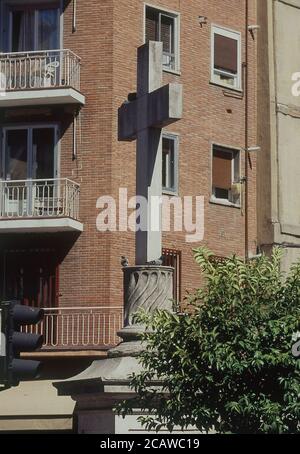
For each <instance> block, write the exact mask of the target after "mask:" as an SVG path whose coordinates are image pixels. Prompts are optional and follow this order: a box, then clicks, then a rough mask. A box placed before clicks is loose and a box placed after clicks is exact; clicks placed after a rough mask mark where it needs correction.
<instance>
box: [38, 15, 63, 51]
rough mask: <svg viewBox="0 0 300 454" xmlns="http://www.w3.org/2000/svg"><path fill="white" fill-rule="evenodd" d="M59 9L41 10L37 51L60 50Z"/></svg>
mask: <svg viewBox="0 0 300 454" xmlns="http://www.w3.org/2000/svg"><path fill="white" fill-rule="evenodd" d="M58 11H59V10H58V9H57V8H51V9H41V10H39V11H38V40H37V50H51V49H58V48H59V20H58V17H59V15H58Z"/></svg>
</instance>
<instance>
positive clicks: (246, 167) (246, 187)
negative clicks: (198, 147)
mask: <svg viewBox="0 0 300 454" xmlns="http://www.w3.org/2000/svg"><path fill="white" fill-rule="evenodd" d="M245 9H246V14H245V22H246V23H245V26H246V27H245V87H244V90H245V260H246V261H248V259H249V180H248V178H249V151H248V150H249V136H248V127H249V116H248V111H249V97H248V85H249V54H248V44H249V39H248V36H249V35H248V33H249V32H248V25H249V2H248V0H245Z"/></svg>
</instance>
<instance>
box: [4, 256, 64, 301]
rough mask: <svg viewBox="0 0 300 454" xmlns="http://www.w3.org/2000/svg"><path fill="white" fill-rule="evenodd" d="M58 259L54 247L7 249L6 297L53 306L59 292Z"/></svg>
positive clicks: (7, 298) (6, 298)
mask: <svg viewBox="0 0 300 454" xmlns="http://www.w3.org/2000/svg"><path fill="white" fill-rule="evenodd" d="M57 286H58V260H57V258H56V254H55V252H54V251H47V250H29V251H6V254H5V273H4V292H3V293H4V295H3V298H4V299H5V300H19V301H21V303H22V304H25V305H27V306H31V307H55V306H56V305H57V295H58V287H57Z"/></svg>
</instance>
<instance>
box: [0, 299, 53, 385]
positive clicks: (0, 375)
mask: <svg viewBox="0 0 300 454" xmlns="http://www.w3.org/2000/svg"><path fill="white" fill-rule="evenodd" d="M0 311H1V342H2V344H3V343H4V345H2V348H1V350H2V353H1V355H2V356H0V384H2V385H4V386H5V387H6V388H9V387H11V386H17V385H18V384H19V382H20V381H25V380H33V379H35V378H38V376H39V374H40V370H41V362H40V361H31V360H27V359H20V353H25V352H34V351H36V350H38V349H39V348H40V347H41V346H42V344H43V336H42V335H40V334H31V333H24V332H21V328H22V326H29V325H36V324H37V323H39V322H40V321H41V320H43V317H44V311H43V309H35V308H31V307H28V306H23V305H21V304H19V302H17V301H8V302H3V303H0ZM3 355H4V356H3Z"/></svg>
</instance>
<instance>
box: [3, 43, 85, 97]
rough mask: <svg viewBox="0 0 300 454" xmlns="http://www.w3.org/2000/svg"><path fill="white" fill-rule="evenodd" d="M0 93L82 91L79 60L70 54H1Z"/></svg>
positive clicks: (59, 51)
mask: <svg viewBox="0 0 300 454" xmlns="http://www.w3.org/2000/svg"><path fill="white" fill-rule="evenodd" d="M0 74H1V85H4V86H3V87H1V90H6V91H17V90H33V89H45V88H63V87H71V88H75V89H76V90H78V91H79V90H80V58H79V57H78V56H77V55H76V54H74V52H72V51H71V50H68V49H63V50H43V51H32V52H14V53H5V54H4V53H0Z"/></svg>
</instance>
